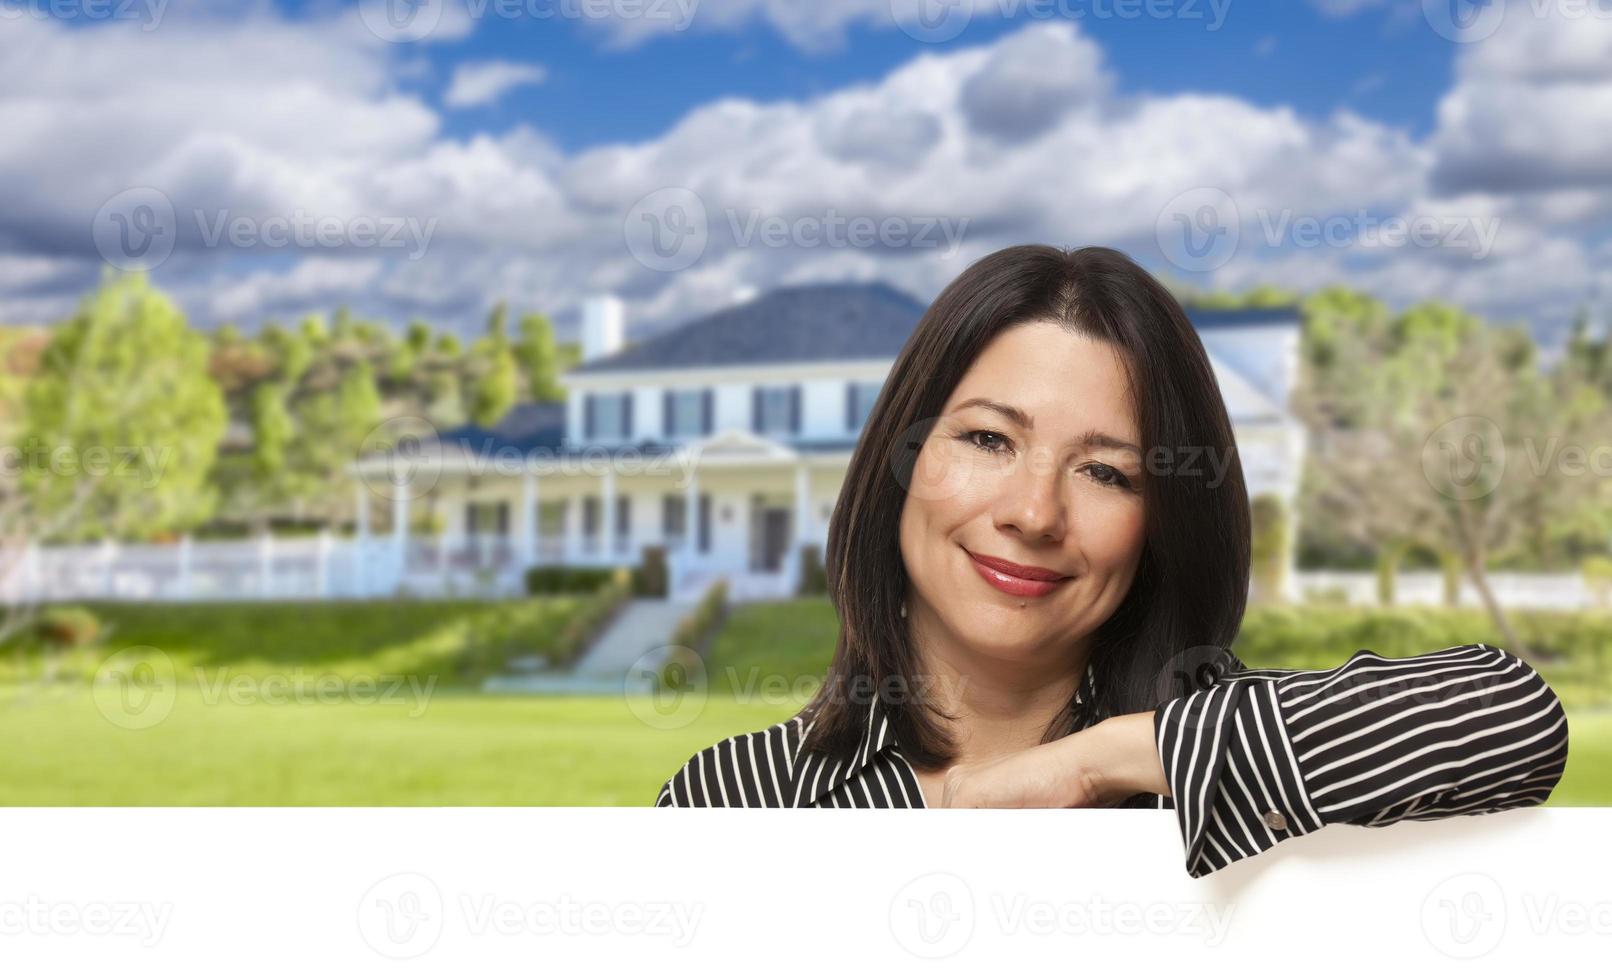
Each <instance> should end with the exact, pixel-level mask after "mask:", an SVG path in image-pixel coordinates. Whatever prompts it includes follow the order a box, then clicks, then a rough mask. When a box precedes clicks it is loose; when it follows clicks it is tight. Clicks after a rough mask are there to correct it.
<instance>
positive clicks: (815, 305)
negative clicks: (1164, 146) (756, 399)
mask: <svg viewBox="0 0 1612 980" xmlns="http://www.w3.org/2000/svg"><path fill="white" fill-rule="evenodd" d="M924 309H925V306H924V304H923V303H921V302H919V301H918V300H916V299H914V298H912V297H911V296H909V295H907V294H906V293H903V292H901V291H900V290H897V289H894V288H892V287H891V286H888V285H886V284H884V283H877V282H876V283H836V284H830V285H814V286H789V287H785V288H782V289H775V290H773V291H771V292H769V293H766V294H765V295H762V296H759V297H757V298H755V299H753V300H750V301H749V302H747V303H742V304H740V305H738V306H731V307H728V308H727V309H725V310H718V311H717V312H715V313H711V314H709V315H707V316H703V317H700V318H699V319H696V320H693V321H690V322H689V323H686V324H684V325H683V326H681V327H676V328H673V329H672V330H669V331H667V332H665V333H660V334H656V335H655V336H653V337H649V338H646V339H644V340H641V341H638V342H637V343H634V344H631V345H629V346H628V347H627V348H625V349H624V350H621V351H618V352H616V353H615V354H612V355H610V356H608V357H600V358H595V359H594V360H591V361H588V362H586V363H584V364H580V365H578V366H576V367H575V368H572V369H571V373H573V374H595V373H600V372H605V371H654V370H661V369H667V368H697V367H731V366H734V365H743V364H791V363H799V362H805V361H855V360H879V359H886V358H888V359H894V358H895V356H896V355H897V354H899V353H901V348H902V347H903V346H904V345H905V344H906V342H907V337H908V336H909V335H910V334H911V333H912V330H913V328H914V327H916V326H917V325H918V319H919V317H921V316H923V313H924ZM1187 316H1188V317H1189V318H1190V319H1191V320H1192V324H1193V326H1195V327H1197V328H1198V329H1199V330H1212V329H1215V328H1217V327H1250V326H1253V327H1258V326H1284V325H1288V324H1293V323H1296V322H1297V321H1298V319H1299V311H1298V309H1297V308H1296V307H1290V306H1285V307H1271V308H1263V309H1246V310H1209V309H1196V308H1188V309H1187Z"/></svg>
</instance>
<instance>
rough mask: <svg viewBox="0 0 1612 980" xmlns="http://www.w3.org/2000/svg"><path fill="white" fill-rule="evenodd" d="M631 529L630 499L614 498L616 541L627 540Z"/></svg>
mask: <svg viewBox="0 0 1612 980" xmlns="http://www.w3.org/2000/svg"><path fill="white" fill-rule="evenodd" d="M631 529H632V498H631V497H625V496H623V497H617V498H616V540H618V541H625V540H627V536H628V534H629V533H630V532H631Z"/></svg>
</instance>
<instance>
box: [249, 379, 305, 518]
mask: <svg viewBox="0 0 1612 980" xmlns="http://www.w3.org/2000/svg"><path fill="white" fill-rule="evenodd" d="M250 421H251V424H252V475H253V476H255V477H256V478H257V479H258V481H259V482H260V483H261V484H262V485H264V486H265V487H268V488H276V487H280V486H282V484H283V483H284V479H285V472H286V451H287V449H288V447H289V446H290V445H291V439H292V437H293V436H294V435H295V433H296V423H295V422H294V421H293V420H292V418H291V412H290V411H289V410H287V408H286V404H285V389H284V388H283V387H281V386H280V385H275V384H265V385H259V386H258V387H257V388H256V389H255V390H254V391H253V392H252V407H251V419H250ZM265 496H266V497H268V498H269V499H271V500H272V499H275V498H276V497H277V496H279V495H278V494H276V493H274V492H272V490H271V491H270V492H268V493H266V494H265Z"/></svg>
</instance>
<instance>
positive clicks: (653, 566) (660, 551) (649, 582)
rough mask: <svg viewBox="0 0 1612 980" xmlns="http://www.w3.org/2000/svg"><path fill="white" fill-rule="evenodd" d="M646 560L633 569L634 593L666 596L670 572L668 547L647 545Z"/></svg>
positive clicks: (645, 550) (658, 596)
mask: <svg viewBox="0 0 1612 980" xmlns="http://www.w3.org/2000/svg"><path fill="white" fill-rule="evenodd" d="M643 554H644V560H643V563H642V564H640V565H639V566H638V567H637V568H635V569H633V595H640V596H652V597H657V598H660V597H664V596H665V595H666V585H667V582H668V580H669V578H670V572H669V570H668V569H667V567H666V548H665V547H664V546H662V545H654V544H651V545H645V546H644V552H643Z"/></svg>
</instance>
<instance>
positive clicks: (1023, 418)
mask: <svg viewBox="0 0 1612 980" xmlns="http://www.w3.org/2000/svg"><path fill="white" fill-rule="evenodd" d="M976 407H977V408H984V409H989V410H990V411H993V412H995V413H997V414H998V415H1001V416H1002V417H1004V418H1006V419H1008V420H1009V421H1011V422H1012V423H1013V424H1014V425H1017V426H1018V427H1019V428H1021V429H1023V430H1024V431H1026V432H1034V431H1035V419H1033V418H1031V417H1030V416H1029V414H1028V413H1027V412H1025V411H1024V410H1023V409H1021V408H1018V407H1017V406H1014V405H1008V404H1004V403H1003V402H999V401H995V400H993V399H990V398H970V399H968V400H967V401H964V402H962V403H960V404H959V405H958V406H957V407H956V408H954V409H953V411H955V412H961V411H962V410H963V409H965V408H976ZM1075 441H1076V442H1078V443H1080V444H1081V445H1083V446H1100V447H1102V448H1104V449H1123V450H1129V451H1130V452H1133V453H1135V454H1136V455H1138V456H1140V455H1142V450H1141V449H1139V448H1138V447H1136V446H1135V445H1133V444H1132V443H1129V442H1126V441H1125V440H1124V439H1120V438H1118V437H1116V436H1111V435H1109V434H1108V433H1106V432H1102V431H1099V430H1097V429H1087V430H1086V431H1085V433H1083V434H1082V435H1081V436H1080V438H1079V439H1077V440H1075Z"/></svg>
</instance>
